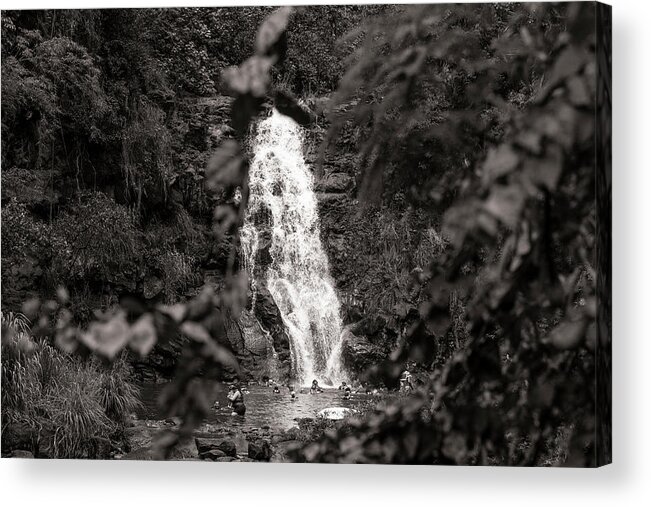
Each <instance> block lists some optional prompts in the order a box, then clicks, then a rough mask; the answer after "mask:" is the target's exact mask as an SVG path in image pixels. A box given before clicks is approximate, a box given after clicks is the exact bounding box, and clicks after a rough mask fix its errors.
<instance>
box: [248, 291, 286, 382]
mask: <svg viewBox="0 0 651 507" xmlns="http://www.w3.org/2000/svg"><path fill="white" fill-rule="evenodd" d="M254 313H255V316H256V318H257V319H258V321H259V322H260V324H261V325H262V326H263V327H264V329H266V330H267V331H268V332H269V334H270V335H271V339H272V340H273V347H274V350H275V351H276V358H277V361H278V364H277V366H278V375H279V377H280V378H281V379H282V378H287V377H288V376H289V370H290V368H291V356H290V345H289V337H288V336H287V331H286V330H285V324H284V323H283V319H282V316H281V314H280V310H279V309H278V306H276V302H275V301H274V299H273V296H272V295H271V293H270V292H269V290H268V289H267V288H266V287H265V286H261V287H259V288H258V290H257V295H256V299H255V308H254Z"/></svg>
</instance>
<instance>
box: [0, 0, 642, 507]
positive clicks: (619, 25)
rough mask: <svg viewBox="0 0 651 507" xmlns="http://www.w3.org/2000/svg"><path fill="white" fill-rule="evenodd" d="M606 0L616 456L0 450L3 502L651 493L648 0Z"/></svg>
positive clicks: (605, 500) (105, 504)
mask: <svg viewBox="0 0 651 507" xmlns="http://www.w3.org/2000/svg"><path fill="white" fill-rule="evenodd" d="M283 3H300V2H278V1H269V0H266V1H265V0H261V1H259V2H251V1H240V2H236V1H234V0H230V1H228V0H227V1H224V2H220V1H215V0H211V1H206V0H202V1H197V0H190V1H188V0H149V1H143V0H138V1H137V2H135V3H131V2H128V1H126V0H122V1H115V0H99V1H98V0H92V1H91V0H86V1H83V0H59V1H57V0H50V1H33V0H22V1H21V0H10V1H3V2H2V4H1V5H2V9H10V8H31V9H40V8H95V7H135V6H138V7H162V6H182V5H194V6H199V5H201V6H217V5H222V6H223V5H245V4H248V5H256V4H266V5H270V4H283ZM303 3H310V2H309V1H306V2H303ZM312 3H315V2H312ZM323 3H353V2H351V1H348V2H341V1H340V2H332V1H330V2H323ZM611 3H612V4H613V8H614V10H613V14H614V17H613V34H614V35H613V48H614V58H613V59H614V66H613V74H614V79H613V89H614V118H613V122H614V133H615V134H614V135H615V139H614V142H615V146H614V154H615V159H614V164H613V167H614V171H613V172H614V195H613V198H614V213H613V229H614V231H613V238H614V245H613V255H614V264H613V265H614V280H613V290H614V292H615V297H614V309H613V313H614V340H615V341H614V356H615V361H614V364H615V369H614V370H615V371H614V378H613V382H614V396H613V398H614V452H613V456H614V462H615V463H614V464H613V465H611V466H608V467H605V468H602V469H599V470H565V469H499V468H445V467H396V466H381V465H378V466H344V465H338V466H328V465H278V464H275V465H274V464H271V465H269V464H254V463H201V462H189V463H152V462H147V463H138V462H87V461H36V460H10V459H3V460H0V485H1V487H0V501H1V502H2V503H3V505H12V506H14V505H16V506H28V505H29V506H31V505H44V506H47V507H54V506H59V505H62V506H66V507H70V506H73V505H85V506H88V505H89V506H92V507H115V506H116V505H118V506H123V505H145V504H150V505H153V506H154V507H158V506H163V505H177V506H185V505H187V506H188V507H189V506H190V505H193V506H194V505H197V506H205V505H225V504H239V505H247V506H248V505H254V506H257V505H261V506H262V505H264V506H265V507H267V506H269V507H271V506H275V505H282V506H288V505H305V506H306V507H318V506H322V505H327V506H333V505H338V504H340V505H346V506H347V505H353V506H359V507H366V506H373V507H375V506H377V505H385V504H386V505H400V506H407V505H408V506H420V505H446V506H450V507H452V506H455V507H457V506H465V505H482V506H500V507H504V506H511V505H513V506H527V507H535V506H545V507H548V506H550V505H555V506H560V507H564V506H568V505H588V504H590V505H592V506H601V505H607V506H613V505H621V506H625V505H626V506H628V505H631V506H638V505H651V464H650V463H651V410H650V409H649V402H650V401H651V322H649V321H648V320H647V318H649V317H650V316H651V308H650V306H651V278H650V276H649V274H650V267H651V242H650V239H649V231H650V230H651V221H650V219H651V163H650V160H649V153H650V152H651V140H650V139H649V138H650V132H651V129H649V122H651V110H650V108H649V103H650V101H651V99H650V93H649V92H650V91H651V76H650V73H649V62H650V61H651V59H650V58H649V51H651V22H650V20H649V18H650V14H651V9H649V5H650V3H649V2H647V1H642V0H639V1H634V0H612V1H611Z"/></svg>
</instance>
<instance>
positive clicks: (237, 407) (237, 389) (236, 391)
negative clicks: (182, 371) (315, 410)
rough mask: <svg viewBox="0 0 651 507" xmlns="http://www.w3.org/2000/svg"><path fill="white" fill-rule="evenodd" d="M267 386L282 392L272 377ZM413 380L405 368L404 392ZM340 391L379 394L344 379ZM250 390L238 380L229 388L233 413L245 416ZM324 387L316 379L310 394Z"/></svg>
mask: <svg viewBox="0 0 651 507" xmlns="http://www.w3.org/2000/svg"><path fill="white" fill-rule="evenodd" d="M265 384H266V385H267V386H270V387H272V389H273V393H274V394H280V386H279V385H278V384H277V383H276V382H274V381H273V380H271V379H268V380H266V381H265ZM287 388H288V389H289V396H290V399H291V400H292V401H295V400H296V391H295V390H294V386H292V385H289V386H287ZM413 388H414V387H413V382H412V376H411V373H410V372H409V371H408V370H405V371H404V372H403V373H402V375H401V377H400V390H401V391H402V392H410V391H411V390H413ZM338 389H339V390H340V391H343V399H344V400H349V399H351V397H352V395H353V393H359V392H361V391H364V392H365V394H378V390H377V389H371V388H370V387H364V386H363V385H360V386H358V387H357V388H355V389H354V390H353V388H352V387H351V386H350V385H349V384H348V383H346V381H343V382H342V383H341V385H340V386H339V388H338ZM248 392H249V391H248V390H247V388H246V387H245V386H241V385H240V384H239V383H238V382H234V383H233V384H231V385H230V386H229V388H228V394H227V395H226V397H227V399H228V407H229V408H230V409H231V410H232V413H231V415H240V416H243V415H244V414H245V413H246V405H245V404H244V395H245V394H248ZM322 392H323V389H322V388H321V386H320V385H319V382H318V381H317V380H316V379H314V380H313V381H312V385H311V386H310V394H318V393H322ZM219 407H220V405H219V401H216V402H215V404H214V408H215V409H218V408H219Z"/></svg>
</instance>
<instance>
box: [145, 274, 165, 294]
mask: <svg viewBox="0 0 651 507" xmlns="http://www.w3.org/2000/svg"><path fill="white" fill-rule="evenodd" d="M163 287H164V284H163V280H161V279H160V278H158V277H157V276H148V277H147V278H145V281H144V284H143V295H144V296H145V298H147V299H152V298H154V297H156V296H158V295H159V294H160V293H161V292H162V290H163Z"/></svg>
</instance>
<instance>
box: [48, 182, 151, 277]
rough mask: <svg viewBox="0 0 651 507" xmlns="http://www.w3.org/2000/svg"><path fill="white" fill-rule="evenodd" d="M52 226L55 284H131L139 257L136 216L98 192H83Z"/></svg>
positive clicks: (139, 247) (135, 275)
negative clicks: (79, 282) (89, 282)
mask: <svg viewBox="0 0 651 507" xmlns="http://www.w3.org/2000/svg"><path fill="white" fill-rule="evenodd" d="M79 200H80V202H79V204H78V205H77V206H76V207H75V209H74V210H71V211H68V212H65V213H63V214H61V215H60V216H59V217H57V219H56V220H55V221H54V223H53V231H52V233H53V257H54V258H53V269H54V270H55V276H54V278H55V282H63V281H66V283H70V281H74V280H85V281H89V280H90V281H96V282H109V283H113V284H122V285H125V286H127V287H129V286H131V285H132V284H134V280H135V279H136V278H137V274H138V268H137V266H138V264H139V262H140V258H141V255H142V243H141V236H140V232H139V230H138V227H137V220H136V215H135V213H133V212H132V211H131V210H130V209H129V208H126V207H124V206H120V205H119V204H117V203H116V202H115V201H113V200H112V199H110V198H109V197H108V196H107V195H105V194H103V193H101V192H88V193H82V194H80V196H79Z"/></svg>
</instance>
